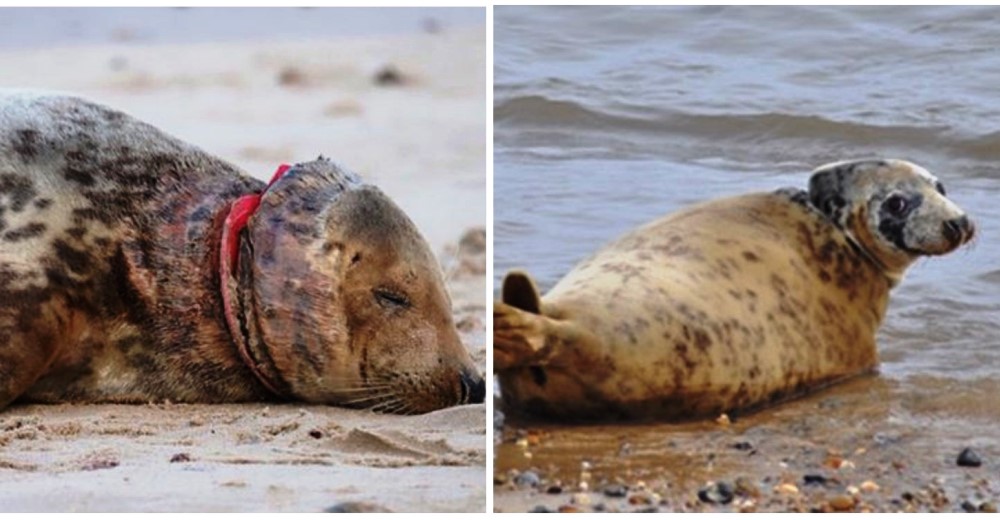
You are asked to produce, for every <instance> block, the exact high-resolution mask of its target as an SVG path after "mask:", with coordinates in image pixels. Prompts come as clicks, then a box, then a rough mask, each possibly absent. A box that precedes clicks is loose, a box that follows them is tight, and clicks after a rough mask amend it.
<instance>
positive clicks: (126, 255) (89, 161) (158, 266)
mask: <svg viewBox="0 0 1000 520" xmlns="http://www.w3.org/2000/svg"><path fill="white" fill-rule="evenodd" d="M279 173H280V175H278V176H276V178H275V179H274V180H273V181H272V184H271V185H270V186H267V187H265V185H264V184H263V183H262V182H260V181H258V180H255V179H252V178H250V177H248V176H247V175H245V174H243V173H242V172H241V171H240V170H239V169H237V168H236V167H235V166H233V165H231V164H228V163H226V162H224V161H222V160H220V159H217V158H215V157H212V156H210V155H208V154H206V153H204V152H202V151H201V150H198V149H197V148H195V147H193V146H191V145H188V144H186V143H183V142H181V141H179V140H177V139H175V138H173V137H171V136H168V135H166V134H164V133H163V132H161V131H159V130H157V129H156V128H154V127H152V126H150V125H148V124H145V123H143V122H140V121H137V120H135V119H133V118H132V117H130V116H128V115H126V114H124V113H122V112H119V111H116V110H113V109H110V108H107V107H104V106H101V105H98V104H94V103H91V102H88V101H85V100H82V99H79V98H75V97H69V96H62V95H46V94H34V93H25V92H15V91H2V92H0V407H3V406H6V405H7V404H9V403H10V402H12V401H14V400H15V399H22V400H28V401H34V402H63V401H77V402H148V401H164V400H169V401H173V402H235V401H253V400H269V399H284V400H300V401H306V402H310V403H325V404H331V405H341V406H350V407H363V408H372V409H376V410H381V411H387V412H400V413H420V412H426V411H430V410H434V409H438V408H442V407H447V406H451V405H456V404H460V403H467V402H482V401H483V399H484V396H485V383H484V382H483V378H482V376H481V375H480V374H478V373H477V371H476V370H475V368H474V366H473V364H472V361H471V358H470V356H469V354H468V352H467V351H466V349H465V348H464V346H463V345H462V343H461V341H460V339H459V336H458V332H457V330H456V329H455V325H454V323H453V320H452V312H451V303H450V299H449V296H448V294H447V292H446V290H445V284H444V280H443V277H442V274H441V269H440V267H439V265H438V262H437V261H436V259H435V257H434V255H433V254H432V253H431V252H430V250H429V247H428V245H427V243H426V242H425V240H424V239H423V238H422V237H421V235H420V233H419V232H418V231H417V229H416V228H415V226H414V225H413V223H412V222H411V221H410V220H409V219H408V218H407V217H406V215H405V214H403V212H402V211H401V210H400V209H399V208H398V207H397V206H396V205H395V204H393V202H392V201H391V200H389V198H387V197H386V196H385V195H384V194H383V193H382V192H381V191H379V190H378V189H377V188H375V187H374V186H371V185H369V184H366V183H364V182H362V180H361V179H360V178H358V177H357V176H356V175H354V174H352V173H349V172H348V171H346V170H344V169H342V168H340V167H338V166H337V165H336V164H334V163H333V162H330V161H329V160H326V159H323V158H320V159H319V160H316V161H312V162H306V163H302V164H297V165H294V166H292V167H290V168H282V170H281V171H280V172H279Z"/></svg>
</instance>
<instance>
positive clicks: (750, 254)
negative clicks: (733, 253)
mask: <svg viewBox="0 0 1000 520" xmlns="http://www.w3.org/2000/svg"><path fill="white" fill-rule="evenodd" d="M743 258H745V259H746V260H747V261H748V262H760V257H759V256H757V255H755V254H754V253H753V251H744V252H743Z"/></svg>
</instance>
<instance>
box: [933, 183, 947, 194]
mask: <svg viewBox="0 0 1000 520" xmlns="http://www.w3.org/2000/svg"><path fill="white" fill-rule="evenodd" d="M934 187H935V188H937V191H938V193H940V194H941V195H948V194H947V193H945V192H944V184H941V183H940V182H939V183H937V184H935V185H934Z"/></svg>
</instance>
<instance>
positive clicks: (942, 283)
mask: <svg viewBox="0 0 1000 520" xmlns="http://www.w3.org/2000/svg"><path fill="white" fill-rule="evenodd" d="M494 21H495V30H494V36H495V45H494V49H495V57H494V63H495V69H494V78H495V79H494V81H495V86H494V97H495V100H494V116H495V151H494V164H495V169H494V197H495V203H494V211H495V213H494V229H495V231H494V273H495V282H496V283H499V281H500V280H501V278H502V276H503V274H504V273H505V272H506V271H507V270H509V269H511V268H514V267H522V268H526V269H528V270H529V271H530V272H531V273H532V274H534V275H535V276H536V278H537V280H538V281H539V283H540V285H541V286H542V287H541V288H542V289H543V291H544V290H546V289H548V288H549V287H551V286H552V285H553V284H554V283H555V282H556V281H557V280H558V279H559V278H560V277H561V276H562V275H564V274H565V273H566V272H567V271H568V270H569V269H570V268H571V267H572V266H573V265H574V264H575V263H576V262H577V261H579V260H581V259H583V258H584V257H585V256H587V255H588V254H589V253H591V252H593V251H595V250H596V249H597V248H599V247H600V246H601V245H602V244H604V243H606V242H608V241H609V240H611V239H612V238H614V237H616V236H618V235H619V234H621V233H622V232H624V231H625V230H628V229H631V228H633V227H635V226H636V225H637V224H639V223H643V222H647V221H649V220H651V219H653V218H655V217H658V216H661V215H664V214H666V213H669V212H671V211H673V210H675V209H677V208H679V207H681V206H683V205H686V204H689V203H692V202H696V201H700V200H705V199H709V198H716V197H721V196H726V195H733V194H739V193H745V192H751V191H761V190H772V189H775V188H779V187H783V186H797V187H805V183H806V181H807V180H808V175H809V171H810V170H811V169H812V168H813V167H815V166H818V165H820V164H823V163H826V162H830V161H834V160H840V159H845V158H857V157H866V156H883V157H899V158H904V159H908V160H911V161H914V162H916V163H918V164H921V165H923V166H925V167H927V168H928V169H929V170H931V171H932V172H934V173H935V174H937V175H938V177H940V178H941V179H942V181H943V182H944V183H945V185H946V186H947V189H948V193H949V196H950V198H951V199H952V200H954V201H955V202H956V203H958V204H959V205H960V206H962V207H963V208H965V209H966V210H967V211H968V213H969V214H970V215H971V216H972V218H973V219H974V220H975V221H976V223H977V225H978V238H977V239H976V241H975V243H974V244H973V246H972V247H968V248H964V249H962V250H960V251H958V252H956V253H953V254H951V255H948V256H945V257H940V258H931V259H926V260H921V261H919V262H918V263H917V264H915V265H914V266H913V267H912V268H911V269H910V270H909V271H908V273H907V277H906V279H904V281H903V283H902V284H901V285H900V287H898V288H897V289H896V290H895V291H894V292H893V294H892V299H891V302H890V305H889V311H888V314H887V317H886V320H885V323H884V325H883V327H882V330H881V331H880V334H879V344H880V355H881V358H882V366H881V375H880V376H879V377H875V378H869V379H867V380H864V381H867V382H864V381H862V382H861V383H858V384H860V385H861V387H862V388H867V387H866V386H865V385H869V386H871V385H882V387H884V391H880V394H879V395H880V397H879V399H885V400H886V403H885V406H882V407H879V408H878V410H879V412H878V413H868V412H864V411H859V410H857V409H854V410H847V409H838V410H839V411H838V412H836V413H837V414H840V415H835V418H837V419H839V420H840V421H842V422H844V423H845V424H848V423H849V424H852V425H854V424H855V421H861V422H862V426H855V427H858V428H864V423H865V422H866V421H872V422H873V424H874V425H871V426H870V428H871V429H877V428H879V427H880V426H878V425H885V426H886V427H890V428H891V427H893V425H899V424H902V423H906V424H908V425H910V426H912V425H914V424H923V425H924V426H923V428H925V429H924V431H925V433H926V435H938V436H944V435H947V432H951V431H954V432H958V431H961V432H962V435H963V436H968V438H979V439H980V440H981V441H982V444H984V446H983V447H982V449H985V450H992V453H995V454H996V456H997V457H1000V449H998V446H997V443H996V441H993V440H992V439H993V438H995V436H994V435H992V434H990V431H991V428H992V427H995V426H996V425H997V424H998V423H1000V402H997V401H996V400H995V399H993V396H995V394H996V392H997V388H998V387H1000V334H998V331H1000V312H998V311H1000V240H998V238H1000V230H998V228H1000V208H998V207H997V205H996V203H995V200H996V199H997V197H998V195H1000V168H998V166H997V165H998V162H997V161H998V160H1000V90H998V88H997V85H1000V32H998V31H996V27H997V22H998V21H1000V8H993V7H954V8H953V7H916V8H911V7H907V8H904V7H888V8H845V7H834V8H820V7H768V8H759V7H758V8H754V7H676V8H652V7H638V8H601V7H590V8H566V7H560V8H514V7H498V8H496V10H495V15H494ZM870 390H871V388H868V390H860V391H861V392H862V394H858V395H863V394H864V393H865V392H867V391H870ZM844 392H847V390H841V389H838V388H834V389H831V390H829V391H827V392H824V395H825V396H827V397H830V396H832V397H838V396H839V393H844ZM852 395H853V394H852ZM781 408H782V413H787V414H791V415H790V416H794V415H795V414H796V413H801V414H808V413H815V411H814V410H815V403H813V404H805V403H802V402H800V403H791V404H788V405H784V406H783V407H781ZM824 413H826V412H824ZM764 415H766V416H767V417H769V419H763V418H761V417H763V416H764ZM761 417H754V418H751V419H749V420H750V421H753V422H758V421H778V423H780V421H779V420H778V419H776V418H774V417H772V416H771V415H767V414H762V415H761ZM643 428H647V427H629V428H627V429H624V430H622V429H617V430H615V431H616V432H617V434H618V436H621V435H632V436H635V437H636V438H642V437H643V436H645V435H649V434H651V432H656V433H655V434H656V435H662V434H663V431H662V430H658V429H654V430H646V429H643ZM696 429H697V427H696ZM574 431H576V430H575V429H573V428H567V429H565V430H560V434H559V435H556V436H555V437H553V438H554V439H555V438H558V439H561V440H559V441H553V442H555V444H554V445H550V449H551V451H546V450H542V451H541V452H540V453H539V452H538V451H536V453H535V456H536V459H535V460H536V462H537V460H538V459H537V457H543V458H544V457H545V456H546V453H552V454H554V453H557V452H559V451H560V450H563V449H564V448H567V447H568V451H571V452H573V456H567V457H565V458H564V459H559V458H558V457H556V460H555V461H551V460H550V461H549V462H548V464H549V465H550V466H551V467H552V469H553V470H554V471H556V470H558V471H562V470H566V471H571V472H572V471H578V468H575V467H572V466H573V464H578V463H579V460H580V458H581V456H582V457H588V456H590V457H591V459H594V460H602V457H603V455H600V454H601V453H603V452H604V451H607V449H606V448H607V446H604V447H603V448H596V447H594V441H593V440H589V441H586V442H584V440H583V439H589V437H588V435H590V434H592V433H593V432H590V433H588V434H584V433H580V434H579V435H576V436H574V435H575V434H574V433H573V432H574ZM623 432H624V433H623ZM925 441H926V439H925ZM597 444H598V445H600V443H599V442H598V443H597ZM931 444H933V443H931ZM946 444H947V443H946ZM602 450H604V451H602ZM612 451H613V450H612ZM508 452H509V450H505V449H500V450H499V451H498V453H499V457H498V460H497V465H498V468H501V469H503V468H505V467H524V466H525V464H527V463H526V462H524V461H522V462H521V463H517V462H515V461H514V459H511V458H509V453H508ZM505 453H508V455H505ZM553 456H554V455H553ZM665 456H666V455H664V457H665ZM949 456H950V455H949ZM515 458H516V457H515ZM559 461H561V462H559ZM647 462H649V463H653V464H654V465H655V464H657V463H656V461H655V458H654V459H652V461H647ZM661 462H662V465H663V466H664V467H666V466H669V465H670V463H669V461H668V460H667V459H663V460H662V461H661ZM564 466H565V467H564ZM567 468H569V469H567ZM994 473H995V471H994ZM501 503H502V500H501Z"/></svg>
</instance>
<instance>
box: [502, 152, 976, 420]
mask: <svg viewBox="0 0 1000 520" xmlns="http://www.w3.org/2000/svg"><path fill="white" fill-rule="evenodd" d="M974 233H975V228H974V225H973V224H972V222H971V221H970V220H969V218H968V217H967V216H966V214H965V213H964V212H963V211H962V210H961V209H959V208H958V207H957V206H956V205H955V204H954V203H953V202H951V201H950V200H949V199H948V198H946V196H945V190H944V186H943V185H942V184H941V182H939V181H938V180H937V179H936V178H935V177H934V176H933V175H931V174H930V173H929V172H927V170H925V169H924V168H921V167H920V166H917V165H915V164H912V163H909V162H906V161H901V160H878V159H873V160H859V161H849V162H840V163H835V164H830V165H826V166H822V167H820V168H818V169H816V170H815V171H814V172H813V174H812V177H811V178H810V180H809V187H808V191H805V190H798V189H783V190H779V191H777V192H773V193H755V194H749V195H744V196H737V197H732V198H725V199H719V200H713V201H709V202H705V203H701V204H698V205H695V206H692V207H689V208H685V209H682V210H680V211H678V212H676V213H674V214H672V215H668V216H666V217H664V218H661V219H660V220H657V221H654V222H652V223H649V224H647V225H645V226H642V227H640V228H638V229H636V230H634V231H632V232H630V233H628V234H626V235H625V236H623V237H621V238H620V239H618V240H617V241H614V242H613V243H611V244H610V245H608V246H606V247H604V248H603V249H601V250H600V251H598V252H597V253H596V254H594V255H593V256H592V257H590V258H589V259H587V260H584V261H583V262H582V263H581V264H579V265H577V266H576V267H574V268H573V269H572V270H571V271H570V272H569V273H568V274H567V275H566V276H565V277H564V278H563V279H562V280H560V281H559V282H558V283H557V284H556V285H555V286H554V287H553V288H552V289H551V290H550V291H549V292H548V293H546V294H545V296H544V297H540V296H539V292H538V290H537V288H536V286H535V283H534V282H533V281H532V279H531V278H530V276H529V275H527V274H526V273H524V272H521V271H512V272H510V273H508V274H507V275H506V277H505V278H504V281H503V287H502V291H501V301H497V302H495V304H494V314H493V319H494V332H493V341H494V371H495V372H496V374H497V378H498V380H499V384H500V388H501V392H502V399H503V401H504V404H505V406H506V407H507V408H508V409H509V410H512V411H520V412H526V413H529V414H535V415H540V416H545V417H555V418H562V419H573V420H600V421H610V420H618V419H640V418H642V419H648V418H657V419H668V420H676V419H687V418H699V417H706V416H713V415H717V414H719V413H723V412H741V411H749V410H753V409H755V408H759V407H762V406H764V405H767V404H772V403H775V402H778V401H781V400H783V399H788V398H791V397H794V396H797V395H801V394H803V393H805V392H808V391H811V390H814V389H817V388H820V387H823V386H825V385H828V384H831V383H834V382H837V381H840V380H843V379H846V378H849V377H852V376H857V375H859V374H864V373H869V372H872V371H874V370H875V369H876V367H877V363H878V356H877V353H876V344H875V332H876V331H877V329H878V327H879V325H880V324H881V322H882V319H883V317H884V315H885V310H886V305H887V301H888V296H889V291H890V289H891V288H892V287H894V286H895V285H896V284H897V283H899V281H900V280H901V278H902V276H903V273H904V272H905V270H906V268H907V267H908V266H909V265H910V264H911V263H913V261H914V260H916V259H917V258H919V257H922V256H924V255H941V254H945V253H948V252H950V251H952V250H954V249H956V248H958V247H959V246H960V245H962V244H965V243H966V242H968V241H969V240H970V239H971V238H972V237H973V235H974Z"/></svg>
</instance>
